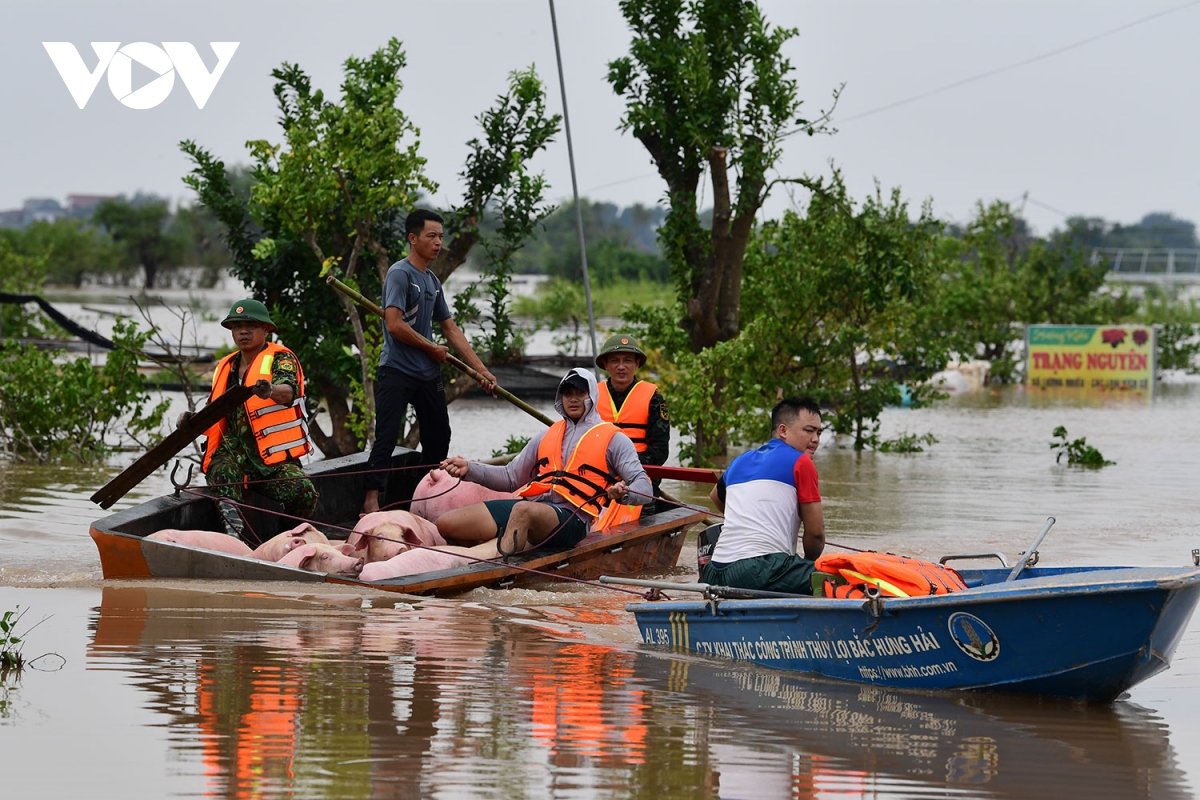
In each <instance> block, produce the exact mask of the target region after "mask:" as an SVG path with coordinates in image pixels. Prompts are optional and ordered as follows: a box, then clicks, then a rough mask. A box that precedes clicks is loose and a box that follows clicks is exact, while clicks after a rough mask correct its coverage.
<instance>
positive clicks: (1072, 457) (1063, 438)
mask: <svg viewBox="0 0 1200 800" xmlns="http://www.w3.org/2000/svg"><path fill="white" fill-rule="evenodd" d="M1053 435H1054V437H1055V438H1056V441H1053V442H1051V443H1050V449H1051V450H1058V455H1056V456H1055V457H1054V461H1055V462H1056V463H1057V462H1061V461H1062V457H1063V456H1064V455H1065V456H1066V457H1067V464H1068V465H1073V466H1078V467H1096V468H1099V467H1110V466H1112V465H1114V464H1116V463H1117V462H1115V461H1109V460H1107V459H1106V458H1105V457H1104V456H1103V455H1101V453H1100V451H1099V450H1097V449H1096V448H1094V447H1092V446H1091V445H1090V444H1088V443H1087V437H1080V438H1078V439H1073V440H1071V441H1068V440H1067V429H1066V428H1065V427H1063V426H1062V425H1059V426H1058V427H1057V428H1055V429H1054V434H1053Z"/></svg>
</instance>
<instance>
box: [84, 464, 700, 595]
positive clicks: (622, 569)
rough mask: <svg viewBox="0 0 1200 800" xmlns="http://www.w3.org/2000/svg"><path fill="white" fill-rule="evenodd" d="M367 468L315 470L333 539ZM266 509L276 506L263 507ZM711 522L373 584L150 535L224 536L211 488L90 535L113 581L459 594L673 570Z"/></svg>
mask: <svg viewBox="0 0 1200 800" xmlns="http://www.w3.org/2000/svg"><path fill="white" fill-rule="evenodd" d="M416 458H417V454H416V453H414V452H412V451H410V450H406V449H404V448H397V449H396V452H395V454H394V456H393V464H392V465H393V467H401V468H402V467H406V466H412V465H414V464H415V463H416ZM365 466H366V456H365V455H364V454H358V455H354V456H347V457H345V458H341V459H336V460H331V461H325V462H318V463H316V464H314V465H312V467H311V468H309V469H308V470H307V472H308V473H309V474H310V475H311V476H312V477H313V478H314V480H316V481H318V482H319V483H318V488H319V489H320V492H321V500H320V503H319V505H318V507H317V510H316V513H315V520H314V521H315V523H316V524H317V527H318V528H321V529H322V530H324V531H325V533H326V534H327V535H329V536H330V538H332V539H344V538H345V536H346V534H347V532H348V531H349V529H350V528H352V527H353V524H354V520H356V519H357V516H358V514H357V512H358V504H359V503H361V500H362V496H363V491H364V487H363V485H362V476H363V470H364V467H365ZM399 474H401V475H404V474H415V472H414V473H403V472H402V473H399ZM413 486H414V482H413V481H411V480H410V481H408V482H405V481H397V480H393V481H391V483H390V485H389V491H388V493H387V495H386V496H385V498H384V502H385V504H395V503H402V502H403V501H404V500H405V499H406V498H408V497H411V495H412V489H413ZM264 504H268V503H266V502H265V501H264ZM400 507H403V506H400ZM704 517H705V514H704V513H703V512H700V511H692V510H690V509H679V508H677V509H672V510H670V511H667V512H664V513H661V514H655V515H653V516H648V517H646V518H644V519H641V520H638V521H637V522H633V523H629V524H626V525H622V526H619V527H617V528H614V529H613V530H611V531H608V532H606V533H604V534H595V533H593V534H591V535H589V536H588V537H587V538H586V539H584V540H583V541H582V542H580V543H579V544H578V545H576V546H575V547H574V548H571V549H570V550H566V551H561V552H540V551H532V552H528V553H521V554H519V555H517V556H516V557H514V558H513V559H512V561H511V563H496V562H483V563H476V564H471V565H468V566H465V567H460V568H457V569H449V570H441V571H438V572H430V573H422V574H419V575H409V576H404V577H401V578H392V579H389V580H383V581H371V582H367V581H360V580H357V579H354V578H348V577H344V576H338V575H330V574H326V573H314V572H307V571H305V570H301V569H297V568H295V567H290V566H286V565H283V564H277V563H274V562H270V561H260V560H258V559H255V558H250V557H245V556H236V555H230V554H228V553H220V552H216V551H213V550H205V549H202V548H198V547H189V546H187V545H182V544H176V543H174V542H164V541H159V540H156V539H146V538H145V537H146V536H147V535H149V534H151V533H154V532H155V531H159V530H165V529H168V528H176V529H184V530H187V529H195V530H218V529H219V528H220V519H219V517H218V516H217V513H216V510H215V505H214V503H213V502H212V499H211V498H210V497H208V496H207V494H206V493H205V490H204V489H198V490H189V491H187V492H181V493H178V494H177V495H174V496H167V497H158V498H154V499H153V500H148V501H146V502H144V503H141V504H140V505H137V506H134V507H132V508H129V509H126V510H124V511H121V512H118V513H116V514H111V515H109V516H107V517H104V518H103V519H99V520H96V521H95V522H93V523H92V526H91V530H90V533H91V537H92V540H93V541H94V542H95V543H96V548H97V550H98V551H99V554H100V565H101V569H102V571H103V573H104V577H105V578H106V579H108V580H131V579H145V578H156V579H157V578H189V579H222V580H250V581H272V580H279V581H303V582H329V583H339V584H348V585H356V586H364V587H370V588H374V589H381V590H383V591H388V592H402V593H405V594H417V595H453V594H458V593H461V592H466V591H469V590H471V589H474V588H478V587H482V586H490V587H497V588H506V587H510V586H529V585H534V584H538V583H544V582H546V581H549V580H564V579H590V578H595V577H597V576H599V575H602V574H628V573H631V572H636V571H638V570H642V569H650V568H662V567H670V566H674V564H675V562H676V561H677V560H678V559H679V552H680V550H681V549H682V547H683V541H684V539H685V538H686V537H685V534H686V532H687V530H688V528H689V527H690V526H692V525H693V524H696V523H698V522H700V521H702V520H703V519H704ZM247 518H248V521H249V522H250V523H251V527H252V529H253V530H255V531H256V532H257V533H258V534H259V536H260V537H261V538H263V539H266V538H269V537H270V536H272V535H274V534H275V533H276V532H277V530H278V529H279V527H280V525H279V522H278V518H276V517H274V516H273V515H271V514H269V513H253V514H250V515H248V517H247ZM289 526H290V523H289Z"/></svg>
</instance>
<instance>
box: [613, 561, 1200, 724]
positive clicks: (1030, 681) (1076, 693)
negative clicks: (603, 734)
mask: <svg viewBox="0 0 1200 800" xmlns="http://www.w3.org/2000/svg"><path fill="white" fill-rule="evenodd" d="M1016 572H1020V574H1019V575H1016V574H1015V573H1016ZM961 574H962V576H963V579H964V581H965V582H966V583H967V586H968V588H967V589H966V590H964V591H958V592H954V593H952V594H944V595H934V596H929V597H904V598H890V597H880V596H872V597H869V598H868V599H867V600H865V601H863V600H834V599H825V598H816V597H813V598H810V597H801V596H792V597H777V598H767V599H721V598H720V597H719V592H716V591H715V590H716V589H717V587H712V588H713V589H714V592H710V593H709V594H708V595H707V599H705V600H702V601H688V602H662V601H659V602H651V603H638V604H634V605H631V606H629V607H628V610H629V611H631V612H633V615H634V616H635V618H636V619H637V624H638V627H639V628H640V630H641V635H642V640H643V641H644V642H645V643H647V644H651V645H659V646H663V647H667V648H673V649H680V650H688V651H693V652H695V653H699V654H702V655H706V656H716V657H724V658H729V659H736V660H743V661H751V662H754V663H756V664H760V665H762V666H764V667H772V668H776V669H782V670H790V671H794V672H800V673H807V674H812V675H820V676H823V677H827V678H833V679H837V680H843V681H852V682H855V683H866V684H872V685H877V686H888V687H895V688H902V689H917V690H977V691H978V690H983V691H1004V692H1022V693H1033V694H1042V695H1053V696H1062V697H1077V698H1085V699H1089V700H1096V701H1101V702H1111V701H1112V700H1114V699H1116V698H1117V697H1118V696H1119V695H1120V694H1121V693H1122V692H1124V691H1126V690H1127V689H1129V688H1130V687H1131V686H1134V685H1136V684H1138V683H1140V682H1142V681H1144V680H1146V679H1147V678H1149V677H1150V676H1152V675H1155V674H1157V673H1158V672H1161V671H1163V670H1165V669H1167V667H1168V666H1169V664H1170V660H1171V657H1172V655H1173V654H1174V652H1175V648H1176V646H1177V645H1178V644H1179V640H1180V638H1181V637H1182V635H1183V632H1184V630H1185V628H1186V627H1187V624H1188V620H1189V619H1190V618H1191V616H1192V612H1193V611H1194V610H1195V607H1196V603H1197V601H1198V600H1200V568H1194V567H1188V568H1175V567H1074V568H1062V567H1029V568H1024V569H1023V571H1021V570H1020V569H1018V570H1016V571H1012V572H1010V570H1009V569H1007V568H1005V569H974V570H969V569H968V570H961ZM614 582H616V581H614ZM621 582H623V583H625V582H630V581H621ZM645 583H646V584H647V585H649V584H651V583H653V584H654V585H655V586H657V587H658V588H666V586H665V585H663V584H661V583H659V582H645ZM691 586H692V587H702V586H703V584H691ZM693 590H696V589H695V588H693Z"/></svg>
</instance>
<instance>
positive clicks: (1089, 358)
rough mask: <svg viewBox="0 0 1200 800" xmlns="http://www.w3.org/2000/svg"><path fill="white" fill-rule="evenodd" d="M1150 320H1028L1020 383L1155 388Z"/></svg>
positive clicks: (1152, 331) (1079, 387)
mask: <svg viewBox="0 0 1200 800" xmlns="http://www.w3.org/2000/svg"><path fill="white" fill-rule="evenodd" d="M1154 352H1155V351H1154V328H1153V327H1152V326H1150V325H1104V326H1101V325H1029V326H1026V328H1025V382H1026V383H1027V384H1028V385H1029V386H1034V387H1038V388H1058V387H1062V388H1069V389H1097V390H1112V389H1134V390H1138V391H1146V392H1150V391H1153V389H1154Z"/></svg>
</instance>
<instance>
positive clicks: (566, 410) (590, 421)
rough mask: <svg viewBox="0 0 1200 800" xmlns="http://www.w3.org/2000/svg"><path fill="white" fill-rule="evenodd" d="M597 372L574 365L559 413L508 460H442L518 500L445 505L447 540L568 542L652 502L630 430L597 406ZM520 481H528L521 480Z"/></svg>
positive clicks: (562, 545) (442, 528) (514, 544)
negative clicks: (500, 462) (621, 427)
mask: <svg viewBox="0 0 1200 800" xmlns="http://www.w3.org/2000/svg"><path fill="white" fill-rule="evenodd" d="M597 396H598V393H597V389H596V379H595V377H593V375H592V373H591V371H589V370H585V369H579V368H576V369H573V370H571V371H570V372H568V373H567V374H566V376H565V377H564V378H563V379H562V382H561V383H559V385H558V393H557V397H556V398H555V400H554V407H555V408H556V409H558V413H559V414H561V415H562V419H560V420H558V421H557V422H555V423H554V424H553V425H551V426H550V427H549V428H548V429H547V430H546V432H545V433H542V434H539V435H538V436H535V437H533V439H531V440H530V441H529V443H528V444H527V445H525V447H524V448H523V449H522V450H521V452H520V453H518V454H517V457H516V458H514V459H513V460H512V461H510V462H509V463H508V464H505V465H503V466H493V465H489V464H480V463H479V462H477V461H467V460H466V459H465V458H463V457H462V456H454V457H453V458H448V459H446V460H445V461H443V462H442V469H444V470H446V472H447V473H449V474H450V476H451V477H454V478H460V479H462V480H467V481H471V482H472V483H478V484H480V485H482V486H486V487H488V488H489V489H495V490H497V491H501V492H512V491H516V490H517V489H520V491H518V492H517V495H518V496H519V497H521V498H523V499H520V500H488V501H485V502H483V503H474V504H472V505H469V506H465V507H463V508H456V509H454V510H453V511H447V512H446V513H445V514H443V515H442V516H441V517H439V518H438V521H437V526H438V531H439V532H440V533H441V534H442V536H444V537H445V538H446V539H447V540H450V541H455V542H461V543H464V544H474V543H476V542H484V541H488V540H490V539H496V538H499V549H500V552H501V553H505V554H510V553H517V552H520V551H522V550H524V549H525V548H526V546H535V547H538V546H543V545H544V546H546V547H550V548H553V549H555V550H566V549H569V548H571V547H574V546H575V545H577V544H579V542H580V541H581V540H582V539H583V538H584V537H585V536H587V534H588V530H589V528H590V529H595V530H606V529H607V528H609V527H611V526H613V525H618V524H620V523H622V522H627V521H629V520H630V519H634V518H636V513H637V509H636V508H635V507H636V506H641V505H644V504H646V503H648V502H650V500H651V499H652V498H651V495H650V478H649V477H647V475H646V471H645V470H644V469H642V465H641V463H640V462H639V461H638V454H637V451H636V450H634V448H633V442H631V441H630V440H629V437H628V436H626V435H625V434H623V433H621V431H620V430H619V429H618V428H617V426H615V425H613V424H612V423H609V422H605V421H603V420H602V419H600V415H599V414H598V413H597V412H596V399H597ZM522 487H523V488H522Z"/></svg>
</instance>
